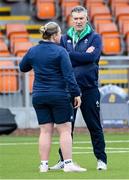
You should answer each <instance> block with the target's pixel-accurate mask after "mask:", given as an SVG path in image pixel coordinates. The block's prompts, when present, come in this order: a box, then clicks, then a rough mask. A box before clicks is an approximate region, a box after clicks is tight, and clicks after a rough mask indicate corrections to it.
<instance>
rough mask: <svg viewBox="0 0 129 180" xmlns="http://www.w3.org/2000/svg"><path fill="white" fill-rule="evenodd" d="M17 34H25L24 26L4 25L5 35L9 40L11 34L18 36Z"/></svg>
mask: <svg viewBox="0 0 129 180" xmlns="http://www.w3.org/2000/svg"><path fill="white" fill-rule="evenodd" d="M19 33H27V29H26V26H25V24H7V25H6V35H7V37H8V38H10V36H11V35H12V34H19Z"/></svg>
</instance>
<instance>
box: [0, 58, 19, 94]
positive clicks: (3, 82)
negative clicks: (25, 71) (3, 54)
mask: <svg viewBox="0 0 129 180" xmlns="http://www.w3.org/2000/svg"><path fill="white" fill-rule="evenodd" d="M17 77H18V73H17V70H16V69H15V66H14V62H13V61H6V60H4V61H0V93H14V92H17V91H18V83H17Z"/></svg>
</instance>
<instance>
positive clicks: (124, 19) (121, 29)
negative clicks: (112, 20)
mask: <svg viewBox="0 0 129 180" xmlns="http://www.w3.org/2000/svg"><path fill="white" fill-rule="evenodd" d="M125 21H129V15H125V16H121V17H120V18H119V20H118V26H119V31H120V33H123V24H124V22H125Z"/></svg>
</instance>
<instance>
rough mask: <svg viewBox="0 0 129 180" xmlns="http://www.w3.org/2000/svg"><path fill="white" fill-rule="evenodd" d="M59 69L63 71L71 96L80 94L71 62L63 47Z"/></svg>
mask: <svg viewBox="0 0 129 180" xmlns="http://www.w3.org/2000/svg"><path fill="white" fill-rule="evenodd" d="M61 71H62V73H63V77H64V79H65V81H66V84H67V86H68V90H69V92H70V94H71V96H73V97H77V96H80V89H79V86H78V85H77V82H76V79H75V76H74V72H73V68H72V64H71V62H70V58H69V55H68V53H67V52H66V50H65V49H63V50H62V52H61Z"/></svg>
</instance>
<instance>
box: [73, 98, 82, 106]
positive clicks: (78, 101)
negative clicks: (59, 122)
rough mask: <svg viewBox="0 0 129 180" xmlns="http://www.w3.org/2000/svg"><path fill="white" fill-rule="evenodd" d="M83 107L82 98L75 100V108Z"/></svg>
mask: <svg viewBox="0 0 129 180" xmlns="http://www.w3.org/2000/svg"><path fill="white" fill-rule="evenodd" d="M80 106H81V97H80V96H77V97H75V98H74V108H78V107H80Z"/></svg>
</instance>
